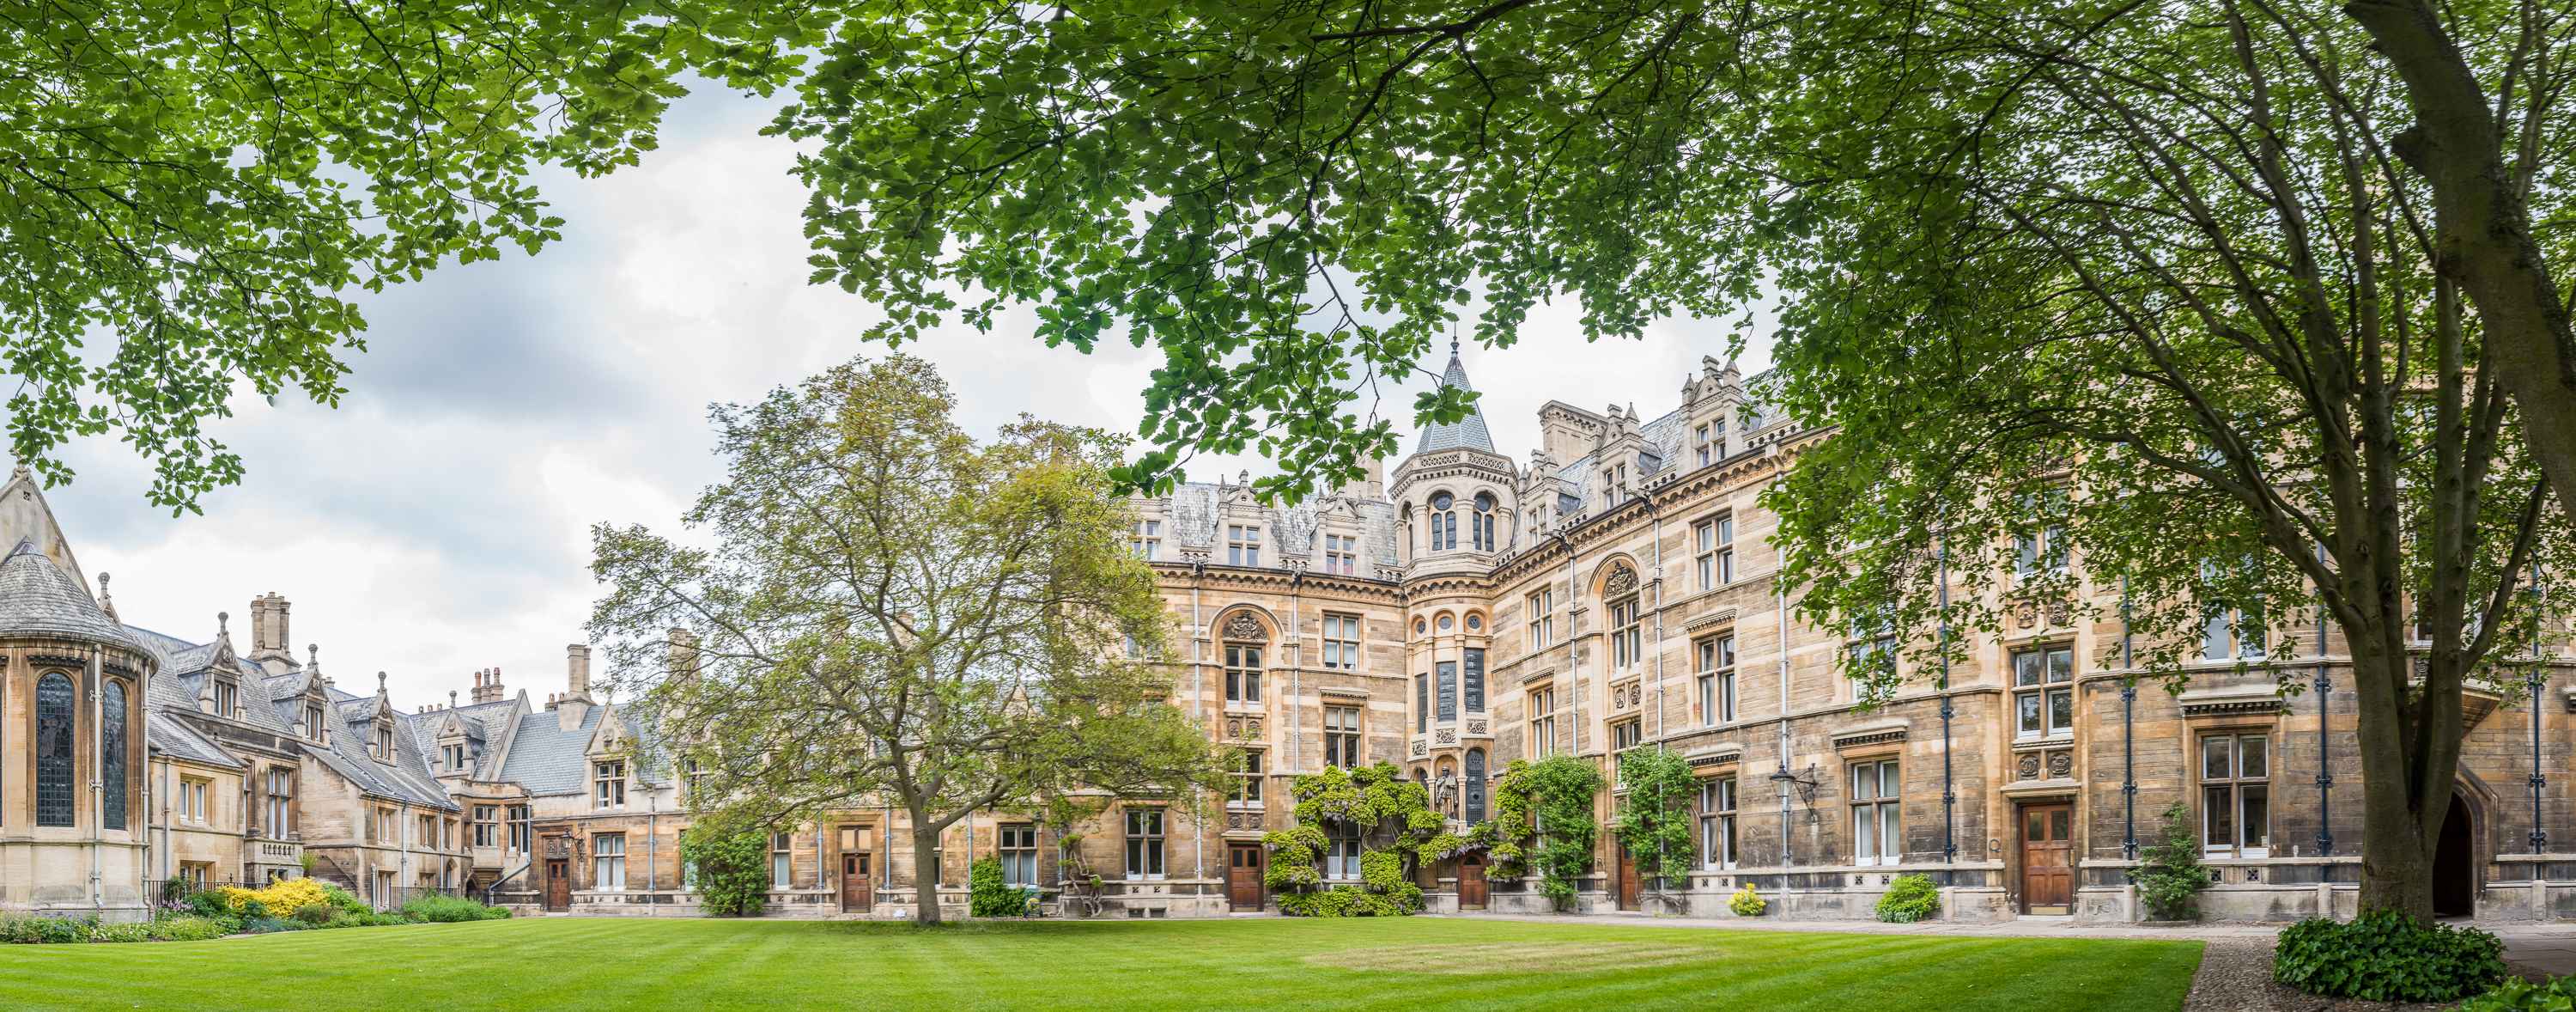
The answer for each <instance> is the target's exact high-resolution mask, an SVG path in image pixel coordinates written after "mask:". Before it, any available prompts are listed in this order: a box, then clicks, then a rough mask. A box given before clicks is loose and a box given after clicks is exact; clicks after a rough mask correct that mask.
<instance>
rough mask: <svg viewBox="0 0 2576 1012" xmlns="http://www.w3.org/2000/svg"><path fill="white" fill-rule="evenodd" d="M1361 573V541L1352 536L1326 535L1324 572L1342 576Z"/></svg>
mask: <svg viewBox="0 0 2576 1012" xmlns="http://www.w3.org/2000/svg"><path fill="white" fill-rule="evenodd" d="M1359 571H1360V539H1359V538H1358V537H1357V536H1356V535H1350V534H1327V535H1324V572H1327V573H1337V574H1340V575H1342V576H1352V575H1356V574H1357V573H1358V572H1359Z"/></svg>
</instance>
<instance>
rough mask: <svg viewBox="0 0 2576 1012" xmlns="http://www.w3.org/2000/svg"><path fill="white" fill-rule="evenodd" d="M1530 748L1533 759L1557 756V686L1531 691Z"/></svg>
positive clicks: (1543, 686)
mask: <svg viewBox="0 0 2576 1012" xmlns="http://www.w3.org/2000/svg"><path fill="white" fill-rule="evenodd" d="M1529 698H1530V718H1529V743H1528V745H1529V747H1528V748H1527V749H1526V751H1527V752H1528V753H1529V756H1530V758H1532V759H1545V758H1547V757H1549V756H1552V755H1555V754H1556V686H1555V685H1552V684H1551V685H1542V686H1539V687H1538V688H1535V689H1531V690H1530V693H1529Z"/></svg>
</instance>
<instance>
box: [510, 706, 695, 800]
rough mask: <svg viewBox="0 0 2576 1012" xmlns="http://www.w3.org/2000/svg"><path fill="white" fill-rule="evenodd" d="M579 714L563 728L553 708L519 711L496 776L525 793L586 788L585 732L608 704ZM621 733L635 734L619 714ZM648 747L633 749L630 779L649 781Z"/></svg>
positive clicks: (595, 728)
mask: <svg viewBox="0 0 2576 1012" xmlns="http://www.w3.org/2000/svg"><path fill="white" fill-rule="evenodd" d="M588 710H589V712H587V713H584V714H582V715H581V726H580V727H576V728H573V729H572V730H569V731H567V730H564V727H563V721H562V720H561V719H560V718H558V717H557V716H556V712H555V711H553V710H530V711H529V712H527V713H526V714H523V715H521V716H520V717H519V726H518V730H517V732H516V733H515V734H514V735H513V736H512V737H511V740H510V754H509V756H508V758H507V759H506V760H505V761H504V762H503V763H502V765H501V775H500V777H499V779H502V780H511V781H516V782H518V784H519V785H520V786H522V787H525V788H527V791H528V793H529V794H530V795H540V794H580V793H583V792H584V791H587V790H589V789H590V738H591V735H594V734H597V733H598V732H599V721H600V719H601V717H602V716H604V715H605V714H607V713H608V710H609V708H608V707H605V706H600V705H597V704H593V705H591V706H590V707H588ZM618 720H619V721H620V722H621V723H623V724H624V725H625V727H626V733H627V734H628V735H629V736H630V737H632V736H634V735H635V733H636V731H635V724H634V723H633V722H632V721H628V720H626V719H625V718H624V717H619V718H618ZM648 754H649V750H638V752H637V754H636V755H635V756H634V757H632V758H630V759H629V762H630V764H631V765H632V766H633V767H634V768H633V770H632V771H631V772H630V774H629V775H630V776H632V777H634V778H635V780H636V782H638V783H642V784H652V783H655V782H657V781H658V780H659V779H660V777H659V769H658V767H657V766H656V765H655V764H653V763H650V762H647V761H645V759H646V756H647V755H648Z"/></svg>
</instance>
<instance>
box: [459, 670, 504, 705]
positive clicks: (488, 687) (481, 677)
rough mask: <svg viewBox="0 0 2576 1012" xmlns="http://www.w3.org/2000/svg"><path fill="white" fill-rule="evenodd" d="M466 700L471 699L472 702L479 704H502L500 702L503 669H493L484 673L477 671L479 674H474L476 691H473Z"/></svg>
mask: <svg viewBox="0 0 2576 1012" xmlns="http://www.w3.org/2000/svg"><path fill="white" fill-rule="evenodd" d="M466 698H468V699H471V700H473V701H474V702H477V703H498V702H500V701H501V669H499V668H491V669H489V670H484V671H477V672H475V673H474V691H473V692H472V693H471V694H469V695H468V696H467V697H466Z"/></svg>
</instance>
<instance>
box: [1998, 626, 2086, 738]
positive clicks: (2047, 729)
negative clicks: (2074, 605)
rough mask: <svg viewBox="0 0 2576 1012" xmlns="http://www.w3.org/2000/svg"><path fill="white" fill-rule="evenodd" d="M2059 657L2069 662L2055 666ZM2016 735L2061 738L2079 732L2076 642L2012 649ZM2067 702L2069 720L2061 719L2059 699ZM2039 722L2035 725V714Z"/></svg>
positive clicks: (2014, 730) (2015, 736) (2014, 727)
mask: <svg viewBox="0 0 2576 1012" xmlns="http://www.w3.org/2000/svg"><path fill="white" fill-rule="evenodd" d="M2058 657H2063V658H2064V659H2065V662H2066V663H2065V664H2064V665H2063V666H2062V667H2061V666H2052V665H2051V664H2050V663H2049V662H2050V661H2051V660H2052V659H2054V658H2058ZM2025 659H2028V662H2027V663H2025ZM2010 663H2011V665H2012V675H2011V677H2012V680H2013V694H2012V699H2013V708H2012V714H2013V739H2014V740H2015V741H2057V740H2062V739H2066V738H2072V737H2074V736H2075V646H2074V644H2071V643H2047V644H2039V645H2035V646H2029V647H2023V648H2021V649H2019V650H2015V651H2013V652H2012V655H2011V661H2010ZM2061 700H2063V701H2064V702H2065V704H2066V713H2065V718H2066V720H2065V723H2063V724H2060V723H2059V722H2058V716H2059V714H2058V712H2057V703H2058V702H2059V701H2061ZM2033 717H2036V718H2037V719H2038V726H2036V727H2033V726H2031V718H2033Z"/></svg>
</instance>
